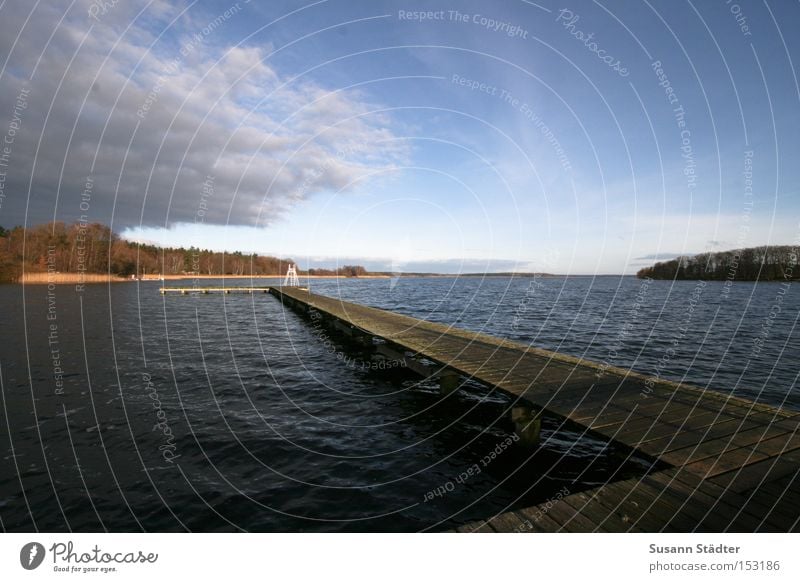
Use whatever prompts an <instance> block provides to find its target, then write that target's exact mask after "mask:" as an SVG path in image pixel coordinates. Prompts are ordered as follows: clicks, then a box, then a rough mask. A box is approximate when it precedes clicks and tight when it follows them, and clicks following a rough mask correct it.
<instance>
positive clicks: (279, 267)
mask: <svg viewBox="0 0 800 582" xmlns="http://www.w3.org/2000/svg"><path fill="white" fill-rule="evenodd" d="M292 263H294V261H293V260H292V259H290V258H286V259H281V258H277V257H272V256H265V255H258V254H244V253H241V252H217V251H210V250H206V249H199V248H196V247H189V248H184V247H159V246H155V245H148V244H140V243H136V242H132V241H129V240H126V239H124V238H121V237H120V236H119V235H117V234H116V233H114V232H113V231H112V230H111V229H110V228H109V227H108V226H106V225H104V224H99V223H90V224H87V223H75V224H65V223H63V222H55V223H48V224H41V225H38V226H33V227H29V228H27V229H26V228H23V227H21V226H17V227H14V228H12V229H10V230H6V229H4V228H3V227H0V281H5V282H9V281H11V282H13V281H16V280H18V279H19V277H20V276H21V274H22V273H23V272H33V273H35V272H45V271H47V270H48V269H50V270H55V271H56V272H59V273H80V272H83V273H103V274H112V275H118V276H120V277H131V276H137V277H141V276H145V275H149V276H161V275H246V276H266V275H283V274H285V273H286V270H287V268H288V266H289V265H290V264H292ZM323 271H324V272H323ZM366 273H367V272H366V270H365V269H364V268H363V267H360V266H345V267H342V268H339V269H336V270H327V269H312V270H311V272H309V274H312V275H313V274H330V275H339V276H348V277H357V276H359V275H365V274H366ZM301 274H304V273H301Z"/></svg>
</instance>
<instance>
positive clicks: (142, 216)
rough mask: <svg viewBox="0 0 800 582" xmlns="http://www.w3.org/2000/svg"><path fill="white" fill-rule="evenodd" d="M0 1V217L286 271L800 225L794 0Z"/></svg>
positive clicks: (794, 234) (794, 231) (462, 258)
mask: <svg viewBox="0 0 800 582" xmlns="http://www.w3.org/2000/svg"><path fill="white" fill-rule="evenodd" d="M1 6H2V7H0V87H2V90H1V91H0V133H2V134H4V135H3V137H2V138H0V139H3V143H2V144H0V225H3V226H5V227H11V226H14V225H34V224H40V223H44V222H49V221H53V220H60V221H66V222H72V221H78V220H86V221H89V222H103V223H106V224H109V225H111V226H112V228H113V229H114V230H115V231H116V232H119V233H121V234H122V235H123V236H124V237H126V238H128V239H130V240H134V241H141V242H147V243H157V244H161V245H166V246H197V247H200V248H210V249H215V250H231V251H232V250H241V251H244V252H253V253H260V254H270V255H277V256H282V257H291V258H294V259H295V260H296V261H297V262H298V263H299V265H300V267H301V268H306V267H309V266H335V265H337V264H353V263H359V264H363V265H365V266H367V267H368V268H370V269H373V270H391V271H433V272H447V273H458V272H477V271H487V272H498V271H503V272H505V271H540V272H550V273H566V274H616V273H624V274H631V273H635V272H636V270H638V269H639V268H641V267H643V266H646V265H649V264H652V263H653V262H654V261H655V260H659V259H665V258H671V257H674V256H677V255H680V254H695V253H700V252H706V251H714V250H725V249H732V248H741V247H748V246H756V245H761V244H792V243H797V242H800V238H799V237H800V168H798V163H797V160H798V159H800V151H798V150H799V149H800V140H798V139H797V136H798V135H800V131H799V130H800V127H799V126H800V115H798V111H799V106H800V86H799V85H798V79H797V73H796V64H797V63H800V39H798V37H797V35H796V34H794V30H795V29H796V28H797V25H798V24H800V4H798V3H797V2H777V1H772V2H761V3H759V2H743V1H740V2H739V3H736V2H733V1H732V0H731V1H727V0H720V1H718V2H680V1H678V2H675V1H666V0H661V1H655V0H648V1H644V2H641V3H639V2H636V3H633V2H592V1H570V2H568V3H555V2H553V1H552V0H541V2H535V3H534V2H529V1H526V0H505V1H499V2H488V1H485V0H484V1H469V0H466V1H458V2H456V1H454V0H450V1H449V2H448V1H444V2H422V1H416V2H406V1H399V2H388V1H367V0H363V1H359V0H328V1H325V0H321V1H316V2H304V1H271V2H247V1H246V0H239V1H238V2H229V1H228V0H224V1H221V2H212V1H197V2H163V1H160V0H155V1H153V2H133V1H125V2H122V1H121V0H120V1H118V2H114V1H106V2H100V1H93V2H89V1H84V0H79V1H76V2H59V1H48V2H29V1H24V2H23V1H21V0H6V1H5V2H3V3H2V5H1Z"/></svg>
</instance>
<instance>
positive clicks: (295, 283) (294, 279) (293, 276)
mask: <svg viewBox="0 0 800 582" xmlns="http://www.w3.org/2000/svg"><path fill="white" fill-rule="evenodd" d="M283 286H284V287H299V286H300V278H299V277H298V276H297V269H296V268H295V266H294V263H293V264H291V265H289V269H288V270H287V271H286V278H285V279H284V280H283Z"/></svg>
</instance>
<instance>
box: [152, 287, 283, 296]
mask: <svg viewBox="0 0 800 582" xmlns="http://www.w3.org/2000/svg"><path fill="white" fill-rule="evenodd" d="M269 290H270V287H161V288H160V289H159V291H160V292H161V294H162V295H166V294H167V293H178V294H180V295H189V294H192V293H199V294H202V295H208V294H209V293H224V294H230V293H269Z"/></svg>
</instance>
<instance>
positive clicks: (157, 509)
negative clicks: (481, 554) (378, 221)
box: [0, 277, 800, 531]
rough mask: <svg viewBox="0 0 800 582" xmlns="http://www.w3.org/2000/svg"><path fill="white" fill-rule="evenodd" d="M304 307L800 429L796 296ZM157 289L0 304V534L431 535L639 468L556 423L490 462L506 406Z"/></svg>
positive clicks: (495, 298)
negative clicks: (696, 397) (493, 342)
mask: <svg viewBox="0 0 800 582" xmlns="http://www.w3.org/2000/svg"><path fill="white" fill-rule="evenodd" d="M256 283H258V284H270V283H275V281H270V280H259V281H256ZM236 284H249V281H248V282H246V283H242V282H237V283H236ZM311 286H312V291H315V292H318V293H323V294H326V295H332V296H337V295H338V296H341V297H342V298H344V299H348V300H352V301H357V302H360V303H364V304H369V305H373V306H377V307H384V308H387V309H392V310H395V311H398V312H401V313H405V314H408V315H412V316H415V317H420V318H427V319H430V320H433V321H438V322H443V323H448V324H455V325H458V326H461V327H465V328H470V329H474V330H479V331H483V332H486V333H490V334H493V335H497V336H503V337H508V338H511V339H515V340H518V341H522V342H526V343H531V344H533V345H536V346H539V347H543V348H547V349H551V350H557V351H559V352H563V353H567V354H572V355H577V356H584V357H586V358H588V359H593V360H598V361H606V362H608V363H609V364H612V365H616V366H622V367H632V368H634V369H636V370H639V371H641V372H644V373H648V374H656V373H657V374H659V375H660V376H662V377H665V378H670V379H677V380H683V381H686V382H689V383H693V384H697V385H701V386H710V387H712V388H713V389H715V390H719V391H722V392H725V393H736V394H738V395H741V396H744V397H747V398H751V399H757V400H759V401H761V402H766V403H769V404H772V405H776V406H784V407H789V408H793V409H800V394H798V391H797V389H796V386H797V375H798V365H797V362H798V355H799V354H800V337H799V336H800V334H798V331H797V329H796V323H797V318H798V315H800V309H799V308H800V302H799V301H798V298H797V291H796V289H794V288H792V287H789V288H788V289H787V287H781V285H779V284H758V285H756V284H749V283H736V284H734V285H733V286H732V287H730V288H729V289H728V290H726V288H725V287H724V285H723V284H721V283H707V284H706V285H705V286H704V287H702V286H700V287H699V286H698V285H697V283H695V282H678V283H672V282H664V281H651V282H643V281H639V280H636V279H632V278H619V277H604V278H596V279H591V278H568V279H565V278H552V279H549V278H548V279H542V278H537V279H509V278H487V279H479V278H468V279H465V278H462V279H455V278H425V279H399V280H397V279H391V280H389V279H383V280H324V281H317V280H314V281H312V282H311ZM158 287H159V283H157V282H142V283H139V284H134V283H126V284H115V285H112V286H111V287H110V288H109V287H108V286H105V285H96V286H87V288H86V291H85V292H84V293H83V294H82V295H79V294H76V293H75V291H74V288H73V287H71V286H57V287H55V290H54V293H53V295H51V297H50V298H49V299H48V290H47V287H45V286H28V287H26V288H25V289H24V291H23V288H22V287H21V286H8V285H6V286H0V301H2V305H3V308H2V329H3V342H2V345H1V346H0V365H1V366H2V369H0V378H2V403H1V404H2V408H3V416H2V417H0V426H2V427H3V428H2V429H0V451H2V461H1V464H0V467H1V468H2V472H0V518H1V519H2V523H1V524H0V525H2V527H3V528H4V529H5V530H34V529H39V530H47V531H50V530H59V531H60V530H67V529H73V530H76V531H94V530H103V529H108V530H114V531H138V530H148V531H153V530H157V531H182V530H202V531H216V530H223V531H230V530H238V529H242V530H249V531H287V530H289V531H368V530H379V531H387V530H392V531H415V530H426V529H433V530H437V529H447V528H450V527H453V526H454V525H457V524H460V523H464V522H467V521H470V520H474V519H479V518H483V517H487V516H490V515H493V514H494V513H496V512H499V511H502V510H503V509H505V508H507V507H514V506H524V505H530V504H532V503H536V502H539V501H543V500H546V499H548V498H549V497H551V496H552V495H554V494H555V493H556V492H557V491H559V490H562V488H564V487H566V488H567V490H569V491H572V492H574V491H577V490H580V489H582V488H586V487H590V486H592V485H593V484H597V483H602V482H605V481H607V480H609V479H614V478H620V477H624V476H626V475H631V474H634V473H636V472H639V471H643V470H646V469H647V467H648V464H647V463H646V462H645V461H642V460H637V459H626V458H625V457H624V456H623V455H622V454H621V453H619V452H618V451H615V450H614V449H613V448H611V447H607V446H606V445H605V444H604V443H602V442H600V441H598V440H596V439H594V438H591V437H589V436H587V435H583V434H581V433H578V432H575V431H574V430H570V429H568V428H567V427H564V426H560V425H559V423H558V422H557V421H556V420H554V419H550V418H547V419H545V424H544V430H543V439H544V442H543V445H542V447H540V449H538V450H537V451H536V452H535V453H534V454H531V453H530V452H526V451H523V450H520V449H519V447H513V446H512V447H508V448H503V446H502V444H501V443H505V442H508V439H509V435H510V432H509V430H510V427H509V426H508V425H507V423H506V421H505V420H504V418H505V417H504V411H505V410H506V407H507V404H508V401H507V400H506V399H505V398H504V397H503V396H502V395H501V394H497V393H490V392H488V391H487V390H486V389H484V388H482V387H480V386H472V385H470V386H467V388H466V389H465V390H462V391H460V392H458V393H457V394H456V395H455V396H453V397H450V398H446V399H442V398H441V397H440V396H439V395H438V392H437V389H436V387H435V386H434V385H432V384H431V383H429V382H427V381H420V380H419V379H418V378H415V377H413V376H410V375H406V374H404V373H403V372H402V371H398V370H394V371H382V370H370V369H362V368H361V367H360V366H358V365H355V366H348V365H345V364H343V363H342V361H341V359H339V358H337V354H338V353H339V350H338V349H337V350H335V351H334V352H333V353H332V352H331V351H330V350H328V349H326V348H325V347H324V346H323V345H322V344H321V342H320V340H319V339H318V337H316V336H315V335H314V333H313V330H312V329H311V328H310V326H309V325H308V322H307V321H304V320H302V319H300V318H299V317H298V316H297V315H296V314H295V313H293V312H291V311H287V310H284V309H283V308H282V307H281V305H280V304H279V303H278V301H276V300H275V299H274V298H273V297H272V296H270V295H261V294H257V295H252V296H250V295H227V296H226V295H199V296H167V297H162V296H161V295H160V294H159V293H158ZM48 316H50V318H49V319H48ZM53 326H54V327H53ZM339 349H341V350H345V351H347V352H348V353H350V352H352V350H353V349H354V348H352V347H351V346H344V345H343V346H340V347H339ZM353 357H355V358H356V361H360V360H359V359H358V358H365V359H366V358H368V355H366V354H361V355H359V354H357V353H355V354H354V356H353ZM54 358H57V359H55V360H54ZM54 365H59V366H60V368H61V369H62V370H63V386H62V387H60V388H59V387H57V386H56V384H55V382H54ZM498 446H499V447H500V448H497V447H498ZM495 450H499V451H501V452H500V453H496V454H495V456H494V458H492V451H495ZM487 459H488V461H487ZM470 469H472V471H470ZM436 490H439V491H446V493H445V494H442V495H431V493H430V492H431V491H436Z"/></svg>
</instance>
